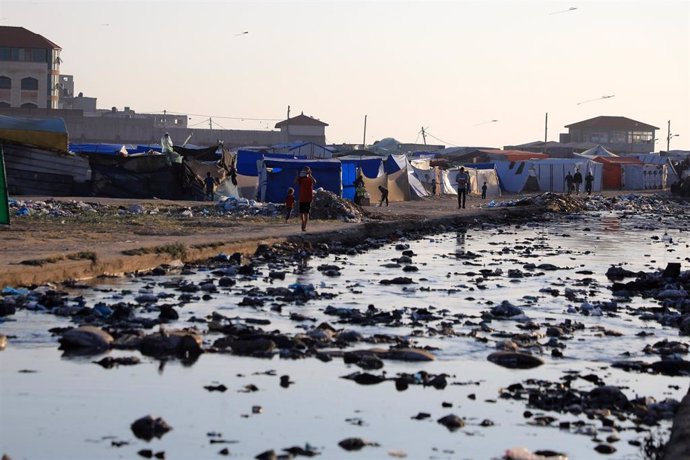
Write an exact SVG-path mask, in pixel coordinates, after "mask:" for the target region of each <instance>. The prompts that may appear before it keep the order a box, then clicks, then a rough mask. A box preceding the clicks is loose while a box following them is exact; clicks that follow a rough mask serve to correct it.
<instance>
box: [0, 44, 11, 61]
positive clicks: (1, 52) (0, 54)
mask: <svg viewBox="0 0 690 460" xmlns="http://www.w3.org/2000/svg"><path fill="white" fill-rule="evenodd" d="M10 59H12V51H11V50H10V48H8V47H6V46H2V47H0V61H9V60H10Z"/></svg>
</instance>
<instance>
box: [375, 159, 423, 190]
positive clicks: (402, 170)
mask: <svg viewBox="0 0 690 460" xmlns="http://www.w3.org/2000/svg"><path fill="white" fill-rule="evenodd" d="M384 170H385V171H386V174H388V182H387V183H388V200H389V201H409V200H411V199H416V198H421V197H425V196H429V192H427V191H426V189H425V188H424V186H423V185H422V183H421V182H420V181H419V179H417V177H416V176H415V175H414V170H413V169H412V166H411V165H410V162H409V161H408V160H407V157H406V156H405V155H388V157H387V158H386V161H385V162H384Z"/></svg>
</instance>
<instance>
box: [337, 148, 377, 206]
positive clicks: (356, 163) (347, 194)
mask: <svg viewBox="0 0 690 460" xmlns="http://www.w3.org/2000/svg"><path fill="white" fill-rule="evenodd" d="M340 162H341V164H342V181H343V198H345V199H347V200H352V201H354V199H355V186H354V183H355V179H357V170H358V169H359V168H361V169H362V172H363V173H364V175H365V176H366V177H368V178H370V179H373V178H375V177H378V175H379V170H380V169H381V164H382V162H383V158H381V157H356V156H352V157H341V158H340Z"/></svg>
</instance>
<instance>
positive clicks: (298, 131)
mask: <svg viewBox="0 0 690 460" xmlns="http://www.w3.org/2000/svg"><path fill="white" fill-rule="evenodd" d="M326 126H328V123H324V122H323V121H321V120H317V119H316V118H312V117H310V116H307V115H305V114H304V112H303V113H301V114H299V115H297V116H296V117H292V118H288V119H287V120H283V121H281V122H278V123H276V126H275V127H276V128H278V129H280V132H281V134H282V135H283V136H284V137H283V139H284V140H285V141H287V142H292V141H296V140H299V141H306V142H314V143H316V144H319V145H325V144H326Z"/></svg>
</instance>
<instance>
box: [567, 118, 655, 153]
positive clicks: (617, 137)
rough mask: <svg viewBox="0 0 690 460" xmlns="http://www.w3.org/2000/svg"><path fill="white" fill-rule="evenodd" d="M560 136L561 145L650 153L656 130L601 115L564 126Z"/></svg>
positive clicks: (642, 124) (622, 119) (629, 121)
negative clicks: (589, 145) (587, 145)
mask: <svg viewBox="0 0 690 460" xmlns="http://www.w3.org/2000/svg"><path fill="white" fill-rule="evenodd" d="M565 127H566V128H568V133H562V134H561V135H560V141H561V142H564V143H570V142H574V143H592V144H595V145H596V144H599V145H601V146H603V147H605V148H606V149H608V150H610V151H612V152H613V153H649V152H653V151H654V150H655V149H654V141H655V139H656V136H655V131H656V130H657V129H659V128H657V127H656V126H652V125H648V124H646V123H642V122H640V121H635V120H631V119H630V118H626V117H611V116H600V117H595V118H590V119H589V120H584V121H578V122H577V123H572V124H569V125H566V126H565Z"/></svg>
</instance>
